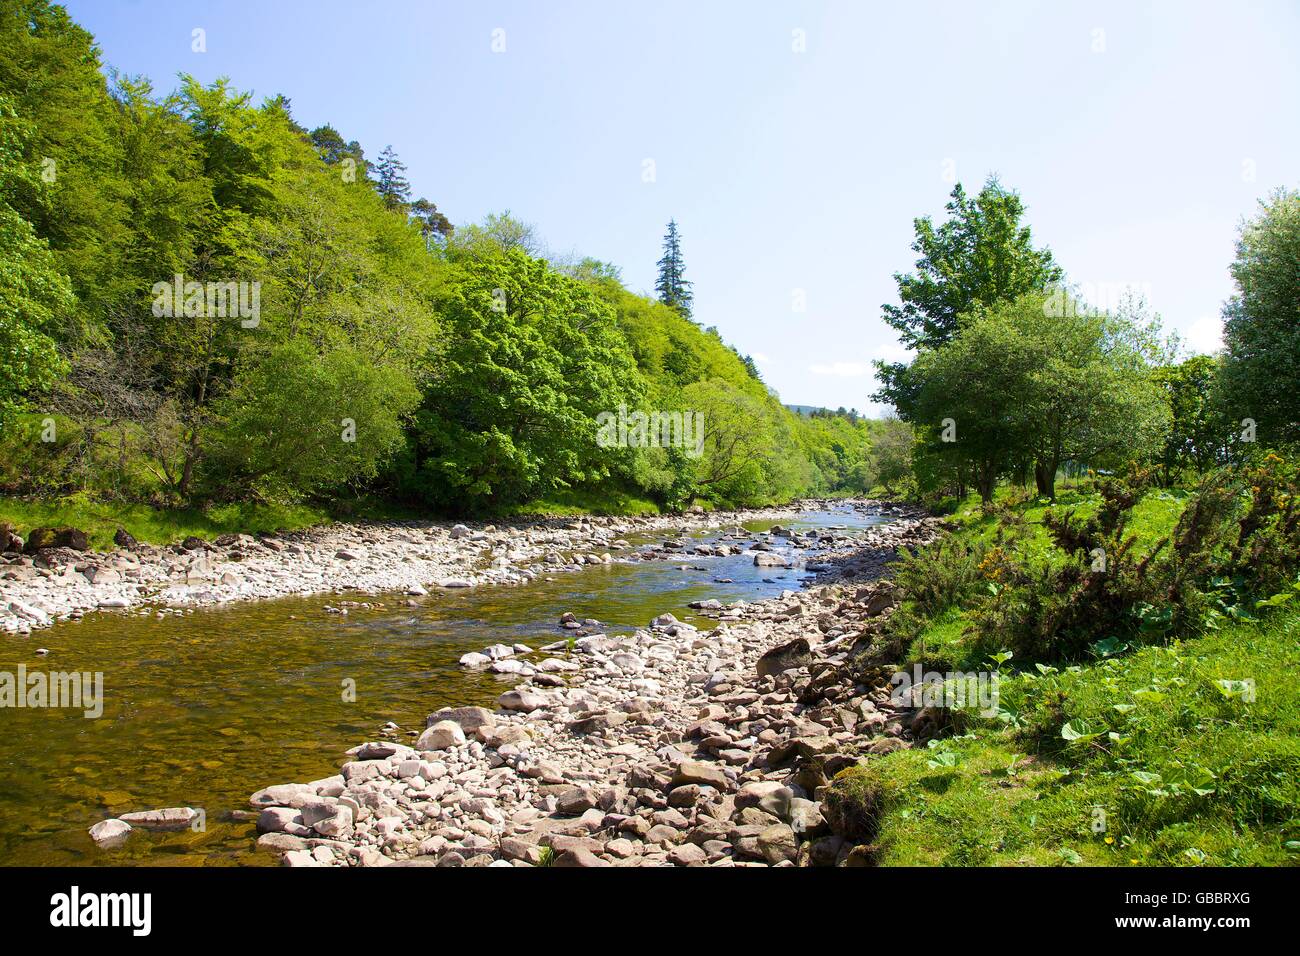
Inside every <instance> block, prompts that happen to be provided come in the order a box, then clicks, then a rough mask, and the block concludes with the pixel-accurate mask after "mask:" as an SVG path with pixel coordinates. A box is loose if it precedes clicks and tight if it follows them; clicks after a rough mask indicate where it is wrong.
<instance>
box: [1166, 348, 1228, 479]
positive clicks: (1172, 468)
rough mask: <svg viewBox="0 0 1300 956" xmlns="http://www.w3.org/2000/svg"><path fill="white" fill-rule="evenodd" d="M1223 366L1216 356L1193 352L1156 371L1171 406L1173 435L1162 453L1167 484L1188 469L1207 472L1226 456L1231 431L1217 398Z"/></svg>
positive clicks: (1194, 471) (1198, 472)
mask: <svg viewBox="0 0 1300 956" xmlns="http://www.w3.org/2000/svg"><path fill="white" fill-rule="evenodd" d="M1219 367H1220V360H1219V359H1217V358H1215V357H1214V356H1211V355H1193V356H1191V357H1190V358H1187V359H1184V360H1183V361H1181V362H1178V363H1177V364H1172V365H1162V366H1160V367H1158V368H1156V369H1155V371H1154V373H1153V376H1154V380H1155V382H1156V384H1157V385H1158V386H1159V387H1160V388H1161V389H1162V390H1163V392H1164V396H1165V401H1166V402H1168V404H1169V410H1170V428H1169V437H1168V438H1166V439H1165V445H1164V448H1163V450H1162V451H1161V452H1160V456H1159V460H1160V470H1161V472H1162V477H1163V480H1164V483H1165V485H1166V486H1172V485H1173V484H1174V483H1175V482H1176V481H1177V480H1178V478H1179V477H1180V476H1181V475H1182V474H1183V473H1184V472H1189V471H1190V472H1192V473H1194V474H1197V475H1200V474H1203V473H1205V472H1206V471H1207V470H1209V469H1210V468H1211V467H1213V466H1214V465H1215V464H1217V463H1218V462H1219V461H1221V460H1222V459H1223V457H1224V452H1225V447H1226V444H1227V441H1226V439H1227V436H1228V434H1229V433H1230V432H1229V424H1228V422H1226V421H1225V420H1224V418H1223V415H1222V413H1221V409H1220V407H1219V405H1218V403H1217V402H1216V401H1215V389H1216V387H1217V384H1218V380H1219Z"/></svg>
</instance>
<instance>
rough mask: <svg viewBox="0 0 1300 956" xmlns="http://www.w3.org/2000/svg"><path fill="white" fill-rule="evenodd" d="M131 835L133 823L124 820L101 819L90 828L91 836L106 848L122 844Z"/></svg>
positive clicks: (101, 846) (96, 842)
mask: <svg viewBox="0 0 1300 956" xmlns="http://www.w3.org/2000/svg"><path fill="white" fill-rule="evenodd" d="M130 835H131V824H129V823H125V822H124V821H122V820H100V821H99V822H98V823H96V824H95V825H94V826H93V827H91V828H90V838H91V839H92V840H94V841H95V844H96V845H97V846H99V847H100V848H101V849H104V850H110V849H113V848H114V847H119V846H121V845H122V844H123V843H125V842H126V838H127V837H128V836H130Z"/></svg>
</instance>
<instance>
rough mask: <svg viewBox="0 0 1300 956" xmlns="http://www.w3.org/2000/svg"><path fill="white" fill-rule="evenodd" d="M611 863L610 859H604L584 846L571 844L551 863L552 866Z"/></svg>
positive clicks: (588, 865) (594, 865) (585, 865)
mask: <svg viewBox="0 0 1300 956" xmlns="http://www.w3.org/2000/svg"><path fill="white" fill-rule="evenodd" d="M611 865H612V864H611V863H610V862H609V861H608V860H602V859H601V858H600V857H598V856H596V854H594V853H592V852H591V851H590V850H588V849H587V848H586V847H584V846H571V847H569V848H568V849H567V850H563V851H562V852H560V853H557V854H556V856H555V859H554V860H553V861H552V863H551V866H565V867H584V868H591V867H598V866H611Z"/></svg>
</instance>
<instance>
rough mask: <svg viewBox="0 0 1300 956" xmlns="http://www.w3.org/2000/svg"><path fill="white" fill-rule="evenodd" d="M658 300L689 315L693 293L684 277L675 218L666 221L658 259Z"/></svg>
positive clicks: (688, 316)
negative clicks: (665, 229)
mask: <svg viewBox="0 0 1300 956" xmlns="http://www.w3.org/2000/svg"><path fill="white" fill-rule="evenodd" d="M655 291H656V292H658V293H659V301H660V302H662V303H663V304H664V305H667V306H671V307H672V308H674V309H676V310H677V311H678V312H679V313H681V315H682V316H683V317H685V318H688V319H689V318H690V317H691V303H692V302H693V301H694V300H695V294H694V293H693V292H691V283H690V282H689V281H688V280H687V278H686V264H685V263H684V262H683V261H682V247H681V239H680V237H679V236H678V235H677V220H675V219H672V220H669V222H668V234H667V235H666V236H664V256H663V258H662V259H660V260H659V281H658V282H656V283H655Z"/></svg>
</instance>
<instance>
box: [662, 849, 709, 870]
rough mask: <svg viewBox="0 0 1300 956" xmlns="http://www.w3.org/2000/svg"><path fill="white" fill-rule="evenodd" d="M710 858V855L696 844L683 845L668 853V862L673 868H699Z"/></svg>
mask: <svg viewBox="0 0 1300 956" xmlns="http://www.w3.org/2000/svg"><path fill="white" fill-rule="evenodd" d="M708 858H709V855H708V854H707V853H705V852H704V851H703V850H702V849H700V848H699V847H698V846H696V845H695V844H694V843H682V844H680V845H679V846H675V847H673V848H672V849H671V850H669V851H668V862H669V863H671V864H672V865H673V866H692V865H695V866H698V865H700V864H702V863H705V862H706V861H707V860H708Z"/></svg>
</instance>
